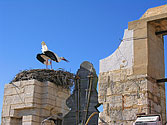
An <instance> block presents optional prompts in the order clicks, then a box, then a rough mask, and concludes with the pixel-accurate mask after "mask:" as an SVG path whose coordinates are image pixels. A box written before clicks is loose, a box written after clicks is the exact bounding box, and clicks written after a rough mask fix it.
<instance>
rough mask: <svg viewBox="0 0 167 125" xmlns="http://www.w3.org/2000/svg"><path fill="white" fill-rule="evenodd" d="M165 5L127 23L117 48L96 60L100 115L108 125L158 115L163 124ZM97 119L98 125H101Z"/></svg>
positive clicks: (166, 27) (166, 20)
mask: <svg viewBox="0 0 167 125" xmlns="http://www.w3.org/2000/svg"><path fill="white" fill-rule="evenodd" d="M166 34H167V5H163V6H160V7H155V8H151V9H148V10H147V11H146V12H145V14H144V15H143V16H142V17H141V18H140V19H139V20H136V21H132V22H129V23H128V29H126V30H125V32H124V37H123V40H122V42H121V44H120V46H119V47H118V49H117V50H116V51H115V52H114V53H113V54H112V55H110V56H109V57H107V58H105V59H102V60H100V74H99V91H98V92H99V93H98V100H99V103H102V104H103V112H102V113H100V116H99V117H100V118H102V119H103V120H104V121H105V122H106V124H108V125H114V124H115V125H121V124H122V125H131V124H132V123H133V121H134V120H135V119H136V114H138V113H146V114H161V116H162V120H163V123H165V121H166V97H165V83H157V82H156V80H157V79H161V78H164V77H165V65H164V40H163V35H166ZM101 123H102V122H101V120H99V124H101Z"/></svg>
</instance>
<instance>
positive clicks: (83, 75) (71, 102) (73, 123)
mask: <svg viewBox="0 0 167 125" xmlns="http://www.w3.org/2000/svg"><path fill="white" fill-rule="evenodd" d="M76 77H77V78H76V81H75V88H74V91H73V94H72V95H71V96H70V97H69V98H68V99H67V106H68V107H69V108H71V110H70V112H68V113H67V115H65V117H64V123H63V125H78V124H81V123H84V124H85V123H86V121H87V119H88V117H89V116H90V115H91V114H92V113H94V112H98V110H97V108H95V107H96V105H97V104H98V94H97V90H96V88H97V75H96V71H95V69H94V67H93V65H92V64H91V63H89V62H88V61H84V62H83V63H82V64H81V65H80V69H79V70H78V72H77V76H76ZM84 124H83V125H84ZM97 124H98V115H95V116H94V117H92V119H91V120H90V121H89V125H97Z"/></svg>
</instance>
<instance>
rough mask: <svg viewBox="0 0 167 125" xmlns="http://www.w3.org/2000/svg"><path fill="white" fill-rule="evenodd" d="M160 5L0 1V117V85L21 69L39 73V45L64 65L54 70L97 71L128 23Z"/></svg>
mask: <svg viewBox="0 0 167 125" xmlns="http://www.w3.org/2000/svg"><path fill="white" fill-rule="evenodd" d="M166 3H167V1H165V0H0V59H1V60H0V69H1V71H0V84H1V87H0V112H1V109H2V100H3V88H4V84H6V83H9V82H10V81H11V80H12V79H13V78H14V76H15V75H16V74H17V73H19V72H20V71H21V70H25V69H35V68H45V66H44V65H42V64H41V63H39V62H38V61H37V60H36V54H37V53H40V52H41V42H42V41H45V42H46V44H47V45H48V48H49V49H50V50H53V51H54V52H56V53H57V54H58V55H59V56H64V57H66V58H67V59H68V60H69V61H70V63H65V62H61V63H60V64H56V63H54V65H53V66H54V69H57V68H60V67H61V68H64V69H65V70H68V71H71V72H73V73H75V72H76V71H77V69H78V68H79V66H80V64H81V63H82V62H83V61H85V60H87V61H90V62H92V63H93V64H94V67H95V69H96V71H97V72H99V60H100V59H102V58H105V57H107V56H109V55H110V54H111V53H113V52H114V51H115V50H116V49H117V47H118V46H119V44H120V39H122V36H123V32H124V29H126V28H127V27H128V22H130V21H133V20H137V19H139V18H140V17H141V16H142V15H143V14H144V12H145V11H146V10H147V9H148V8H152V7H156V6H160V5H164V4H166ZM165 41H167V37H165ZM166 48H167V44H165V49H166ZM165 51H166V50H165ZM165 54H166V52H165ZM165 61H166V62H165V64H166V65H167V59H165ZM166 71H167V70H166ZM166 76H167V75H166Z"/></svg>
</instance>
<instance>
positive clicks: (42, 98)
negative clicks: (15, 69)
mask: <svg viewBox="0 0 167 125" xmlns="http://www.w3.org/2000/svg"><path fill="white" fill-rule="evenodd" d="M72 81H73V74H71V73H69V72H64V71H54V70H47V69H36V70H29V71H23V72H21V73H19V74H17V75H16V77H15V79H14V80H13V81H12V83H10V84H6V85H5V89H4V99H3V109H2V120H1V122H2V123H1V124H2V125H40V124H41V125H42V124H43V123H44V124H45V125H46V124H47V125H54V124H55V123H56V124H57V125H61V124H62V120H63V116H64V115H65V114H66V113H68V112H69V108H68V107H67V106H66V99H67V98H68V97H69V96H70V89H69V87H70V85H72V84H73V83H72ZM46 119H48V120H46ZM49 119H50V120H49Z"/></svg>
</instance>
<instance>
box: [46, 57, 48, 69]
mask: <svg viewBox="0 0 167 125" xmlns="http://www.w3.org/2000/svg"><path fill="white" fill-rule="evenodd" d="M46 69H48V59H47V60H46Z"/></svg>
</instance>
